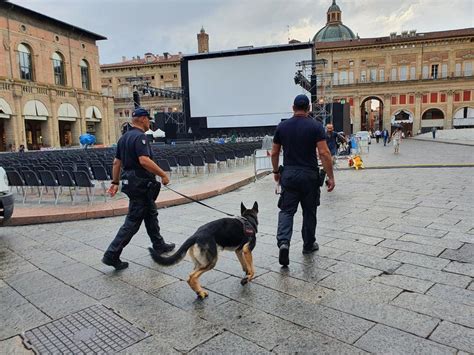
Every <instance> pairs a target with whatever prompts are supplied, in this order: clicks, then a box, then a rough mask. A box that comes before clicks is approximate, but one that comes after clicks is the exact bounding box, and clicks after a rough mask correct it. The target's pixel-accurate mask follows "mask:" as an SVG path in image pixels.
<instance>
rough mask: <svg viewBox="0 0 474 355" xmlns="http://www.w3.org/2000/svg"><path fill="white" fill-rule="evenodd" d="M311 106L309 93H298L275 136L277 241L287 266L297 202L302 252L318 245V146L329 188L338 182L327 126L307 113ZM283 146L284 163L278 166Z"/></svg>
mask: <svg viewBox="0 0 474 355" xmlns="http://www.w3.org/2000/svg"><path fill="white" fill-rule="evenodd" d="M309 108H310V104H309V99H308V97H307V96H306V95H298V96H296V98H295V100H294V102H293V112H294V115H293V117H292V118H290V119H288V120H285V121H283V122H281V123H280V124H279V125H278V127H277V129H276V131H275V135H274V137H273V146H272V153H271V159H272V166H273V176H274V179H275V181H276V182H277V183H279V184H280V185H281V195H280V199H279V201H278V207H279V208H280V213H279V215H278V232H277V245H278V247H279V249H280V251H279V262H280V264H281V265H282V266H288V264H289V263H290V261H289V248H290V241H291V235H292V232H293V216H294V215H295V213H296V210H297V208H298V204H301V208H302V209H303V228H302V230H301V234H302V237H303V254H310V253H313V252H314V251H316V250H318V249H319V245H318V243H316V236H315V234H316V210H317V206H319V196H320V186H322V185H323V182H322V181H321V179H322V180H324V177H320V174H319V169H318V159H317V156H316V149H317V150H318V154H319V157H320V159H321V162H322V165H323V167H324V170H325V171H326V173H327V180H326V185H327V190H328V191H332V190H333V189H334V186H335V182H334V175H333V171H332V160H331V153H330V151H329V149H328V146H327V144H326V135H325V132H324V128H323V126H322V124H321V123H320V122H318V121H316V120H314V119H311V118H309V117H308V113H309ZM282 148H283V167H279V166H278V164H279V157H280V151H281V149H282Z"/></svg>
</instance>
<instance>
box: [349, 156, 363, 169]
mask: <svg viewBox="0 0 474 355" xmlns="http://www.w3.org/2000/svg"><path fill="white" fill-rule="evenodd" d="M351 160H352V165H351V166H353V167H354V169H356V170H359V169H364V162H363V161H362V158H361V157H360V155H355V156H354V157H352V158H351Z"/></svg>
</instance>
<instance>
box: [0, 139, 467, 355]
mask: <svg viewBox="0 0 474 355" xmlns="http://www.w3.org/2000/svg"><path fill="white" fill-rule="evenodd" d="M404 143H406V144H404V145H403V147H402V152H401V154H400V156H398V157H396V156H394V155H393V154H392V153H391V151H388V150H384V149H383V147H381V146H375V147H372V148H373V149H371V153H370V157H367V159H365V160H368V161H370V160H372V161H373V162H375V160H376V159H378V158H380V159H383V160H385V161H386V162H387V163H389V164H393V165H395V164H401V163H416V162H422V161H424V160H425V161H426V160H429V159H431V158H430V157H431V153H432V152H433V151H436V148H433V149H434V150H433V149H432V147H431V146H432V144H431V145H430V144H429V143H420V142H413V144H412V143H411V142H410V143H408V142H404ZM418 143H420V144H421V145H418ZM438 146H440V145H438ZM454 147H455V146H454ZM444 148H445V149H444V150H443V152H441V151H438V153H439V154H441V156H438V157H437V159H438V160H440V161H442V162H443V163H444V162H446V163H447V162H449V160H452V159H453V158H452V157H454V156H456V157H457V158H459V159H460V160H463V161H466V162H469V161H472V160H473V159H474V158H473V157H474V151H472V149H474V148H472V149H471V151H466V149H470V148H466V147H463V150H456V149H454V150H451V148H452V147H451V146H449V147H448V146H445V147H444ZM443 154H444V155H443ZM374 159H375V160H374ZM428 162H430V161H428ZM440 172H441V170H440V169H403V170H397V169H390V170H362V171H357V172H356V171H353V170H340V171H337V172H336V183H337V186H336V189H335V190H334V191H333V192H332V193H330V194H328V193H327V192H325V191H323V192H322V194H321V207H320V208H319V209H318V228H317V238H318V242H319V244H320V250H319V251H318V252H316V253H314V254H313V255H309V256H307V255H303V254H302V253H301V248H302V240H301V232H300V231H301V222H302V218H301V213H300V211H298V213H297V214H296V216H295V224H294V228H293V229H294V232H293V239H292V243H291V248H290V265H289V268H286V269H282V268H281V267H280V265H279V263H278V250H277V248H276V242H275V233H276V224H277V219H278V209H277V207H276V202H277V199H278V196H276V195H275V194H274V192H273V189H274V184H273V181H272V177H271V176H268V177H266V178H263V179H261V180H259V181H258V182H257V183H252V184H250V185H247V186H243V187H241V188H239V189H237V190H235V191H233V192H229V193H227V194H225V195H217V196H215V197H213V198H211V199H208V200H207V201H206V203H208V204H210V205H211V206H215V207H217V208H220V209H222V210H225V211H228V212H230V213H239V208H240V207H239V206H240V202H241V201H242V202H244V203H245V204H246V205H251V204H252V203H253V202H254V201H255V200H257V201H258V203H259V207H260V213H259V221H260V225H259V231H260V232H259V234H258V236H257V246H256V248H255V250H254V259H255V264H256V278H255V280H254V281H253V282H251V283H250V284H248V285H246V286H244V287H243V286H241V285H240V279H241V278H242V276H243V272H242V269H241V266H240V264H239V262H238V261H237V259H236V256H235V254H234V253H232V252H227V251H224V252H222V253H221V256H220V258H219V261H218V263H217V265H216V268H215V269H214V270H212V271H209V272H206V273H205V274H204V275H203V276H202V279H201V281H202V285H203V287H205V288H206V289H208V290H209V297H208V298H207V299H205V300H203V301H199V300H197V299H196V296H195V294H194V293H193V291H192V290H191V289H190V288H189V287H188V285H187V283H186V280H187V278H188V275H189V273H190V272H191V270H192V269H193V265H192V263H191V262H190V259H189V258H185V260H183V261H182V262H181V263H179V264H177V265H174V266H170V267H163V266H160V265H158V264H156V263H155V262H153V260H152V259H151V258H150V256H149V254H148V251H147V247H148V246H149V243H150V242H149V238H148V236H147V233H146V229H145V228H144V227H142V228H141V229H140V230H139V231H138V233H137V235H136V236H135V237H134V238H133V239H132V241H131V243H130V244H129V245H128V246H127V247H126V248H125V251H124V254H123V257H124V259H125V258H126V259H127V260H129V261H130V267H129V268H128V269H126V270H123V271H121V272H115V271H113V269H112V268H110V267H107V266H105V265H103V264H102V263H101V262H100V259H101V256H102V254H103V252H104V250H105V248H106V247H107V245H108V244H109V243H110V241H111V240H112V238H113V237H114V236H115V234H116V232H117V230H118V228H119V226H120V225H121V224H122V223H123V217H113V218H104V219H100V220H81V221H75V222H65V223H52V224H44V225H35V226H21V227H2V228H0V276H1V278H2V280H1V281H0V306H1V307H0V321H1V324H2V326H3V325H4V324H5V325H6V327H2V331H4V333H2V338H0V347H1V348H2V349H3V348H4V344H5V347H6V346H7V345H8V344H11V343H15V341H14V339H15V338H16V337H17V336H18V334H20V333H21V332H23V331H25V330H28V329H31V328H33V327H35V326H37V325H41V324H45V323H48V322H50V321H51V320H53V319H57V318H58V317H61V316H64V315H67V314H70V313H73V312H74V311H76V310H81V309H84V308H86V307H89V306H90V305H93V304H103V305H107V306H110V307H112V308H114V309H116V310H117V312H119V313H120V314H121V316H123V317H124V318H125V319H127V320H129V321H131V322H133V323H134V324H136V325H137V326H138V327H140V328H142V329H144V330H145V331H147V332H148V333H149V334H151V336H150V337H149V338H147V339H146V340H144V341H141V342H139V343H137V344H135V345H133V346H131V347H129V348H127V349H125V350H123V351H122V352H121V353H123V354H125V353H129V354H135V353H140V354H142V353H143V354H148V353H157V352H159V353H175V352H179V353H186V352H192V351H194V352H200V353H208V352H215V353H227V352H229V351H230V350H232V349H237V350H235V352H237V351H239V352H244V353H252V352H256V353H258V352H261V353H265V352H268V351H271V352H275V353H296V352H300V353H301V352H303V353H304V352H306V353H328V354H339V353H364V352H366V351H367V352H377V353H403V354H409V353H417V352H418V353H430V354H431V353H455V352H457V353H458V354H459V355H461V354H463V353H468V352H470V351H472V349H471V346H472V344H471V343H470V342H469V341H466V337H468V340H470V338H469V337H472V334H471V330H472V329H473V324H472V319H474V317H473V313H472V312H473V309H474V306H473V298H472V293H473V292H474V278H473V274H472V265H473V264H474V263H473V262H472V261H471V260H472V259H471V258H472V257H473V253H474V250H473V249H472V245H473V244H474V243H472V242H473V239H472V238H473V236H474V217H472V211H471V209H470V206H471V205H472V200H473V198H474V186H473V184H472V174H473V170H472V168H458V169H442V173H440ZM400 181H403V184H400ZM452 181H456V184H453V183H452ZM41 208H43V206H42V207H41ZM221 217H222V215H220V214H219V213H217V212H215V211H211V210H208V209H205V208H203V207H202V206H199V205H196V204H185V205H179V206H174V207H169V208H164V209H160V210H159V219H160V225H161V227H162V233H163V235H164V237H165V239H166V240H167V241H172V242H175V243H177V244H178V245H179V244H181V243H183V241H184V240H186V239H187V238H188V237H189V236H190V235H191V234H192V233H193V232H194V231H195V230H196V228H197V227H198V226H200V225H202V224H203V223H206V222H208V221H211V220H214V219H217V218H221ZM453 248H454V249H453ZM11 314H13V316H11ZM275 329H277V330H278V331H275ZM290 330H291V331H290ZM438 330H439V331H438ZM430 332H432V333H431V334H430ZM278 333H281V334H282V336H280V337H278V336H277V335H278ZM2 339H3V340H2Z"/></svg>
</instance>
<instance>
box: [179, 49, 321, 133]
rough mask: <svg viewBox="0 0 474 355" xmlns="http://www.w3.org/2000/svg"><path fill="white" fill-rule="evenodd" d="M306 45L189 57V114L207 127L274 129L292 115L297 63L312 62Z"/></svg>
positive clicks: (296, 93)
mask: <svg viewBox="0 0 474 355" xmlns="http://www.w3.org/2000/svg"><path fill="white" fill-rule="evenodd" d="M311 52H312V48H311V45H310V44H305V45H301V44H300V45H299V46H298V45H284V46H274V47H261V48H252V49H248V50H246V51H242V50H236V51H229V52H221V53H219V55H216V54H214V56H213V53H210V54H207V55H205V54H204V55H196V56H192V57H190V58H189V59H188V68H187V69H188V80H189V82H188V93H189V114H190V118H191V120H192V119H193V117H207V128H228V127H256V126H275V125H277V124H278V123H280V121H281V120H282V119H283V118H288V117H289V116H291V113H292V104H293V99H294V97H295V96H296V95H298V94H301V93H303V92H304V91H303V89H302V88H301V87H300V86H298V85H296V84H295V82H294V76H295V72H296V69H297V68H296V63H297V62H301V61H303V60H311Z"/></svg>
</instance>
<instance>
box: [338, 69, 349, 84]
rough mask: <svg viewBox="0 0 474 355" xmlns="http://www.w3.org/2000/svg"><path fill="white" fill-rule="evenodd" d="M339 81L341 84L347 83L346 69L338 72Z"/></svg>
mask: <svg viewBox="0 0 474 355" xmlns="http://www.w3.org/2000/svg"><path fill="white" fill-rule="evenodd" d="M339 83H340V84H342V85H346V84H347V83H348V80H347V72H346V71H341V72H340V74H339Z"/></svg>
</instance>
